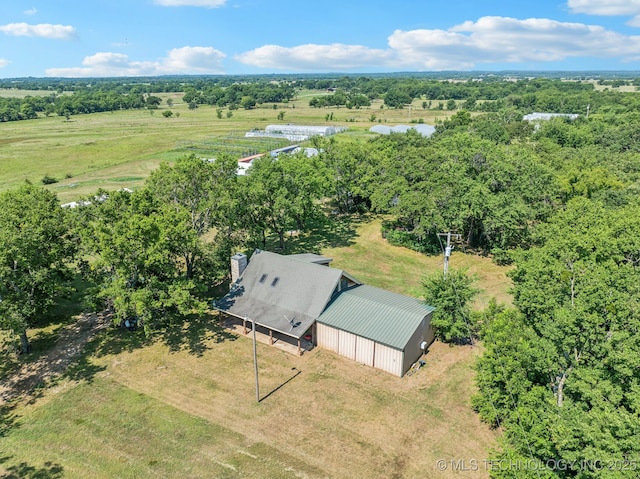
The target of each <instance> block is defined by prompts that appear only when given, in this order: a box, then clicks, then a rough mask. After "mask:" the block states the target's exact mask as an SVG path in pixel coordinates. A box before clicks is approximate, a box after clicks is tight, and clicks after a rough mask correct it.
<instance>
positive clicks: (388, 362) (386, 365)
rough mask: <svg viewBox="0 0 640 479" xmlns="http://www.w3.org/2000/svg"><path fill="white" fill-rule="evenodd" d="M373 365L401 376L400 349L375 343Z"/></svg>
mask: <svg viewBox="0 0 640 479" xmlns="http://www.w3.org/2000/svg"><path fill="white" fill-rule="evenodd" d="M374 366H375V367H376V368H378V369H382V370H383V371H386V372H388V373H391V374H395V375H396V376H402V351H400V350H398V349H393V348H390V347H389V346H385V345H384V344H380V343H376V351H375V357H374Z"/></svg>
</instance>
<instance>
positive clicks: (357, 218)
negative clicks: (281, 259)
mask: <svg viewBox="0 0 640 479" xmlns="http://www.w3.org/2000/svg"><path fill="white" fill-rule="evenodd" d="M364 221H367V217H366V216H362V215H353V216H338V215H331V216H327V217H322V218H318V219H316V220H315V221H314V222H312V223H311V224H310V225H309V229H308V230H307V231H301V232H298V233H296V234H289V235H288V236H287V240H286V252H285V253H286V254H296V253H316V254H321V253H322V251H323V250H325V249H327V248H340V247H347V246H351V245H353V244H355V238H356V237H357V236H358V235H357V233H356V228H357V226H358V225H359V224H360V223H362V222H364Z"/></svg>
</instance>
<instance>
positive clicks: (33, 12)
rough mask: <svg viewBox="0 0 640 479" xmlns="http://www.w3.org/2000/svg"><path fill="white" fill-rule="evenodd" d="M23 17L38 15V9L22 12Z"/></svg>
mask: <svg viewBox="0 0 640 479" xmlns="http://www.w3.org/2000/svg"><path fill="white" fill-rule="evenodd" d="M23 13H24V14H25V15H35V14H36V13H38V9H37V8H36V7H33V8H30V9H29V10H25V11H24V12H23Z"/></svg>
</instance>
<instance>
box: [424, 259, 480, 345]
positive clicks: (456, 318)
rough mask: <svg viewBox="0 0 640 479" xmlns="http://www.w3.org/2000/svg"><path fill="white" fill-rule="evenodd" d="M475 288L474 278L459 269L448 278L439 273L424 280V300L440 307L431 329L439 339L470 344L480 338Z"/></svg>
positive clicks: (448, 272)
mask: <svg viewBox="0 0 640 479" xmlns="http://www.w3.org/2000/svg"><path fill="white" fill-rule="evenodd" d="M472 285H473V278H470V277H469V276H468V275H467V273H466V272H465V271H463V270H458V269H449V270H448V271H447V274H446V275H444V274H443V273H440V272H437V273H433V274H431V275H428V276H426V277H425V278H424V280H423V287H424V300H425V302H426V303H427V304H429V305H431V306H434V307H435V308H436V310H435V311H434V313H433V317H432V319H431V326H432V327H433V329H434V331H435V335H436V338H437V339H439V340H441V341H443V342H446V343H452V342H457V343H468V342H470V341H472V340H473V339H474V337H475V336H476V332H477V331H476V329H477V327H476V325H475V324H473V318H472V316H471V302H472V301H473V298H474V297H475V296H476V294H477V293H478V290H477V289H475V288H474V287H473V286H472Z"/></svg>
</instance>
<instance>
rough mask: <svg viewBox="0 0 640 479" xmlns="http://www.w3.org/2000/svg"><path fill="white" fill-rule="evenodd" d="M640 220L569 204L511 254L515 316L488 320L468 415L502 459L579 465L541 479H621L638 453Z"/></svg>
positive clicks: (629, 209)
mask: <svg viewBox="0 0 640 479" xmlns="http://www.w3.org/2000/svg"><path fill="white" fill-rule="evenodd" d="M639 218H640V208H639V207H638V206H637V205H629V206H623V207H617V208H607V207H606V206H605V205H604V204H603V203H602V202H600V201H593V200H589V199H586V198H576V199H574V200H571V201H570V202H569V204H568V205H567V209H566V210H565V211H561V212H559V213H558V214H557V215H556V216H554V217H553V218H552V220H551V221H550V222H549V223H548V224H546V225H544V227H541V228H539V229H538V233H537V241H538V243H539V244H538V245H537V246H535V247H533V248H531V249H529V250H526V251H521V252H519V253H518V254H517V255H515V256H516V265H517V268H516V270H515V271H514V274H513V279H514V284H515V289H514V296H515V304H516V307H517V310H515V311H505V312H502V313H499V314H497V315H495V317H493V318H491V319H490V320H488V321H487V324H486V329H485V331H484V332H483V338H484V342H485V345H486V352H485V354H484V355H483V357H482V358H481V359H480V361H479V364H478V369H479V372H478V384H479V386H480V392H481V394H480V395H479V396H478V397H477V398H476V400H475V404H476V407H477V409H478V411H479V412H480V415H481V417H483V419H485V420H487V421H489V422H492V423H494V424H500V425H501V426H502V427H503V428H504V429H505V431H506V435H507V443H506V444H505V449H504V451H503V456H504V457H509V458H519V459H523V460H528V459H533V460H536V461H541V462H542V463H545V462H547V461H548V460H550V459H551V460H555V461H560V460H562V461H567V462H574V461H575V463H576V464H579V465H580V464H581V465H580V466H577V467H576V468H575V470H571V471H568V472H563V471H549V475H548V476H547V475H545V476H544V477H621V478H622V477H630V476H629V475H628V471H630V470H631V469H630V467H632V466H633V464H635V461H637V458H638V455H639V454H640V441H639V437H640V436H639V433H640V402H639V401H638V398H639V397H640V396H639V395H638V393H639V392H640V373H639V371H640V369H639V367H638V366H639V364H638V358H639V357H640V343H639V342H638V337H639V333H640V314H639V312H640V309H639V308H638V297H639V293H640V270H638V264H639V262H640V242H639V241H638V237H639V235H640V222H639ZM594 461H601V463H602V464H605V466H604V467H601V468H600V469H598V468H597V467H595V468H590V467H586V466H584V465H585V464H586V465H589V464H591V465H594V464H595V462H594ZM611 463H613V464H614V466H613V467H608V466H606V464H611ZM625 464H626V467H623V466H624V465H625ZM618 465H620V467H618ZM526 472H527V471H521V474H519V475H516V474H511V475H499V474H497V475H496V477H529V476H527V474H526Z"/></svg>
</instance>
